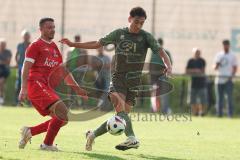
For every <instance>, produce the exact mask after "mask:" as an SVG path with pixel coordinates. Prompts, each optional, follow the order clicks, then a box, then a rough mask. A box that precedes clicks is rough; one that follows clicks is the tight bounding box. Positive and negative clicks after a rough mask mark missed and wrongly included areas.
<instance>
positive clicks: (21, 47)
mask: <svg viewBox="0 0 240 160" xmlns="http://www.w3.org/2000/svg"><path fill="white" fill-rule="evenodd" d="M21 36H22V38H23V41H22V42H21V43H19V44H18V45H17V53H16V56H15V60H16V64H17V67H18V70H17V79H16V102H17V103H18V95H19V92H20V89H21V70H22V67H23V62H24V59H25V51H26V49H27V47H28V46H29V44H30V43H31V42H30V38H31V36H30V33H29V32H28V31H27V30H23V31H22V33H21Z"/></svg>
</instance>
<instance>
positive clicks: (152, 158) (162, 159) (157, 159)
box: [137, 154, 184, 160]
mask: <svg viewBox="0 0 240 160" xmlns="http://www.w3.org/2000/svg"><path fill="white" fill-rule="evenodd" d="M137 156H138V157H139V158H143V159H149V160H184V159H178V158H169V157H158V156H151V155H143V154H140V155H137Z"/></svg>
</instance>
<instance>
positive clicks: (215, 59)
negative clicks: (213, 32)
mask: <svg viewBox="0 0 240 160" xmlns="http://www.w3.org/2000/svg"><path fill="white" fill-rule="evenodd" d="M221 59H222V55H221V54H220V53H218V54H217V55H216V56H215V58H214V63H220V62H221Z"/></svg>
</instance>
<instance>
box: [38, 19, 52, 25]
mask: <svg viewBox="0 0 240 160" xmlns="http://www.w3.org/2000/svg"><path fill="white" fill-rule="evenodd" d="M48 21H50V22H54V19H53V18H49V17H45V18H41V19H40V21H39V26H40V27H42V26H43V24H44V23H45V22H48Z"/></svg>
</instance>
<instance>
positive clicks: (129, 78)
mask: <svg viewBox="0 0 240 160" xmlns="http://www.w3.org/2000/svg"><path fill="white" fill-rule="evenodd" d="M146 18H147V15H146V12H145V10H144V9H143V8H141V7H135V8H132V9H131V11H130V16H129V18H128V21H129V23H130V25H129V27H126V28H121V29H116V30H114V31H113V32H111V33H109V34H108V35H106V36H105V37H103V38H101V39H100V40H99V41H90V42H85V43H73V42H71V41H69V40H68V39H66V38H64V39H62V40H60V42H61V43H63V44H67V45H68V46H70V47H76V48H85V49H96V48H99V47H102V46H105V45H108V44H114V46H115V57H114V63H113V64H114V65H113V70H112V84H111V86H110V89H109V98H110V100H111V102H112V103H113V105H114V108H115V110H116V112H117V115H118V116H120V117H122V118H123V119H124V120H125V121H126V128H125V134H126V136H127V140H126V141H125V142H123V143H120V144H119V145H117V146H116V147H115V148H116V149H118V150H127V149H130V148H138V147H139V144H140V143H139V141H138V139H137V138H136V136H135V134H134V132H133V128H132V123H131V119H130V117H129V116H128V113H129V112H130V110H131V107H132V106H133V105H134V103H135V96H136V93H135V92H134V91H133V89H132V88H134V87H136V86H139V85H140V76H139V75H140V74H141V71H142V69H143V65H144V61H145V58H146V53H147V50H148V48H151V50H152V52H153V53H159V54H160V56H161V58H162V60H163V62H164V64H165V66H166V70H165V71H166V74H167V75H170V74H171V72H172V66H171V63H170V60H169V58H168V56H167V54H166V52H165V51H164V49H163V48H161V46H160V45H159V44H158V42H157V41H156V40H155V39H154V37H153V36H152V35H151V34H150V33H148V32H146V31H144V30H142V29H141V28H142V26H143V24H144V22H145V20H146ZM106 124H107V121H105V122H104V123H103V124H102V125H100V126H99V127H98V128H97V129H96V130H94V131H88V132H87V133H86V137H87V143H86V150H88V151H90V150H92V144H93V142H94V139H95V138H96V137H99V136H101V135H103V134H105V133H107V127H106Z"/></svg>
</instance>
